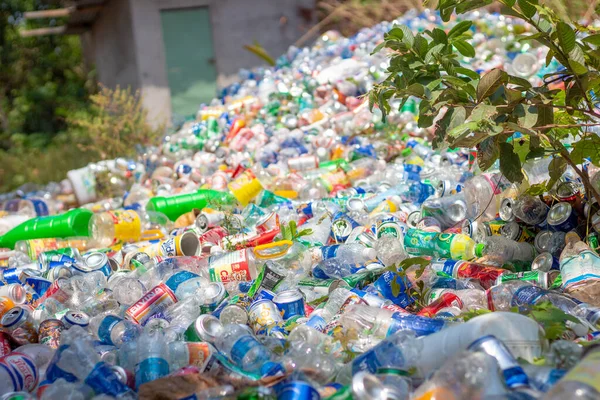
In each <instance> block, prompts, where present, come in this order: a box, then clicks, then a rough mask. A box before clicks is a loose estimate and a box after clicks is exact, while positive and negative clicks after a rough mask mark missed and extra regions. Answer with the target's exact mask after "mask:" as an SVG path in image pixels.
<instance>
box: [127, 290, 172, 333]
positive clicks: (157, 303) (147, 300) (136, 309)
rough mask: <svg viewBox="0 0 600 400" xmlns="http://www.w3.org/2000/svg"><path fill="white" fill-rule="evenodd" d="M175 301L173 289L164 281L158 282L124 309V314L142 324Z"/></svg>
mask: <svg viewBox="0 0 600 400" xmlns="http://www.w3.org/2000/svg"><path fill="white" fill-rule="evenodd" d="M175 303H177V298H176V297H175V294H174V293H173V291H172V290H171V289H169V287H168V286H167V285H165V284H164V283H159V284H158V285H156V286H155V287H153V288H152V289H151V290H150V291H148V292H147V293H146V294H144V295H143V296H142V298H140V299H139V300H138V301H136V302H135V303H133V304H132V305H131V306H130V307H129V308H128V309H127V310H125V316H126V317H127V318H128V319H130V320H132V321H134V322H137V323H138V324H140V325H144V324H145V323H146V322H147V321H148V320H149V319H150V317H152V316H153V315H156V314H158V313H160V312H163V311H164V310H166V309H167V308H168V307H169V306H172V305H173V304H175Z"/></svg>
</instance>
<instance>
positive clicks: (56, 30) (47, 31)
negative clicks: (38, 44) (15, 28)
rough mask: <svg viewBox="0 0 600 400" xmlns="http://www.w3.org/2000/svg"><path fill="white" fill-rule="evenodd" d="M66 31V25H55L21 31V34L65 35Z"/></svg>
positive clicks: (28, 35)
mask: <svg viewBox="0 0 600 400" xmlns="http://www.w3.org/2000/svg"><path fill="white" fill-rule="evenodd" d="M66 31H67V27H66V26H54V27H51V28H39V29H29V30H26V31H20V32H19V34H20V35H21V37H34V36H46V35H63V34H64V33H65V32H66Z"/></svg>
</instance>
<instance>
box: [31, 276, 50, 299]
mask: <svg viewBox="0 0 600 400" xmlns="http://www.w3.org/2000/svg"><path fill="white" fill-rule="evenodd" d="M25 283H26V284H28V285H29V286H31V288H32V289H33V290H35V292H36V293H37V294H38V295H39V296H40V297H41V296H43V295H44V293H46V290H48V288H50V286H52V281H50V280H48V279H44V278H42V277H39V276H29V277H27V278H25Z"/></svg>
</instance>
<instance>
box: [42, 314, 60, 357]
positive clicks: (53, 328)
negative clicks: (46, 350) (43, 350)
mask: <svg viewBox="0 0 600 400" xmlns="http://www.w3.org/2000/svg"><path fill="white" fill-rule="evenodd" d="M65 329H66V328H65V325H64V324H63V323H62V322H61V321H60V320H58V319H47V320H45V321H42V323H41V324H40V327H39V328H38V338H39V342H40V343H42V344H45V345H46V346H48V347H50V348H52V349H55V350H56V349H58V347H59V346H60V335H61V332H62V331H64V330H65Z"/></svg>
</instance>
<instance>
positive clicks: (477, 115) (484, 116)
mask: <svg viewBox="0 0 600 400" xmlns="http://www.w3.org/2000/svg"><path fill="white" fill-rule="evenodd" d="M496 112H497V109H496V107H494V106H491V105H489V104H484V103H481V104H478V105H477V106H476V107H475V108H474V109H473V111H472V112H471V115H470V116H469V120H470V121H476V122H478V121H481V120H489V119H490V117H491V116H492V115H494V114H496Z"/></svg>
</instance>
